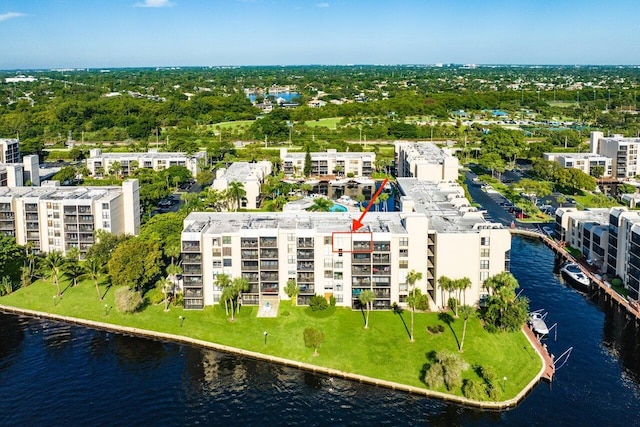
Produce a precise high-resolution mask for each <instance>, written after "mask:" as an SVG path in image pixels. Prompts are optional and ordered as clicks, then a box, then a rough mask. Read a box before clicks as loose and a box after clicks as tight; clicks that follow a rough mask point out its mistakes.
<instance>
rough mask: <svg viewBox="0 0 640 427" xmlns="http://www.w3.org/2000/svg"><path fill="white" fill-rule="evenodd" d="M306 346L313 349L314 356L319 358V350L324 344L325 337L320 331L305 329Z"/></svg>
mask: <svg viewBox="0 0 640 427" xmlns="http://www.w3.org/2000/svg"><path fill="white" fill-rule="evenodd" d="M303 337H304V345H305V346H306V347H309V348H313V355H314V356H315V357H317V356H318V349H319V348H320V346H321V345H322V343H324V340H325V335H324V332H322V331H321V330H319V329H316V328H305V329H304V332H303Z"/></svg>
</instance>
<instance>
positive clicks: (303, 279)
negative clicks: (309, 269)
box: [297, 273, 315, 283]
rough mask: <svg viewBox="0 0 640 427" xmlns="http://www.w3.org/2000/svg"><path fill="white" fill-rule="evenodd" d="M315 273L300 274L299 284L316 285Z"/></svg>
mask: <svg viewBox="0 0 640 427" xmlns="http://www.w3.org/2000/svg"><path fill="white" fill-rule="evenodd" d="M314 277H315V276H314V274H313V273H298V279H297V281H298V283H314Z"/></svg>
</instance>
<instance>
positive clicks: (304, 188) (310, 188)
mask: <svg viewBox="0 0 640 427" xmlns="http://www.w3.org/2000/svg"><path fill="white" fill-rule="evenodd" d="M300 190H301V191H302V192H303V193H304V195H305V196H308V195H309V193H311V192H312V191H313V185H311V184H307V183H306V182H305V183H304V184H301V185H300Z"/></svg>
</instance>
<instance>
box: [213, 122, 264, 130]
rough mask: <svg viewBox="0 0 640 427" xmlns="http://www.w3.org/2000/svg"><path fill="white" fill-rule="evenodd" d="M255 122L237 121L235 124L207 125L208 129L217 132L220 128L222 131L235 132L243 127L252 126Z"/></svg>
mask: <svg viewBox="0 0 640 427" xmlns="http://www.w3.org/2000/svg"><path fill="white" fill-rule="evenodd" d="M253 122H254V120H236V121H233V122H222V123H215V124H212V125H207V128H209V129H214V130H217V129H218V128H220V129H222V130H230V129H231V130H235V129H238V128H239V127H241V126H251V124H252V123H253Z"/></svg>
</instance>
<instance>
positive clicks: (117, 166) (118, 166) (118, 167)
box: [109, 161, 122, 178]
mask: <svg viewBox="0 0 640 427" xmlns="http://www.w3.org/2000/svg"><path fill="white" fill-rule="evenodd" d="M120 172H122V163H120V162H118V161H115V162H113V163H111V166H110V167H109V173H110V174H112V175H115V176H116V178H120Z"/></svg>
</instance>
